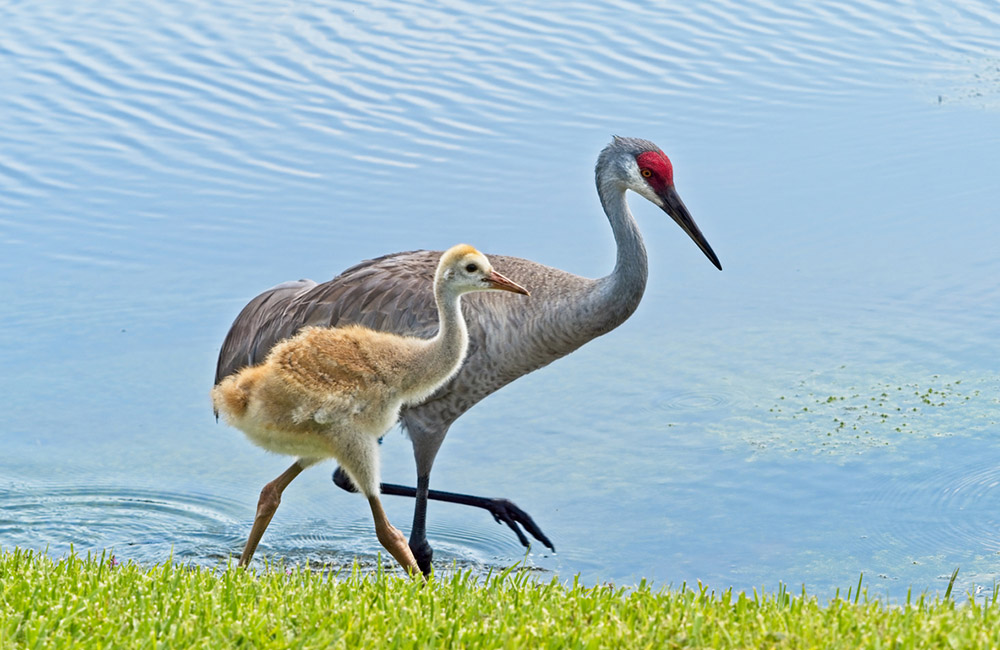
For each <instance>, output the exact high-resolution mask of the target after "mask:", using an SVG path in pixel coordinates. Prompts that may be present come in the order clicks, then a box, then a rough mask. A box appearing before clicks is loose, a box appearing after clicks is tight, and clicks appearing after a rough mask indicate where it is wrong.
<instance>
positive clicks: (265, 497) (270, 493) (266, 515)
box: [239, 459, 310, 567]
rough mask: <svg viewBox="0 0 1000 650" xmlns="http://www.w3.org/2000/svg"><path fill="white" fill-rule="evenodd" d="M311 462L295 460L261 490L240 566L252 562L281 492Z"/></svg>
mask: <svg viewBox="0 0 1000 650" xmlns="http://www.w3.org/2000/svg"><path fill="white" fill-rule="evenodd" d="M309 464H310V463H303V462H302V459H299V460H297V461H295V462H294V463H292V466H291V467H289V468H288V469H286V470H285V471H284V473H282V474H281V476H279V477H278V478H276V479H274V480H273V481H271V482H270V483H268V484H267V485H265V486H264V489H263V490H261V491H260V499H259V500H258V501H257V515H256V516H255V517H254V520H253V528H251V529H250V537H249V539H247V545H246V546H244V547H243V554H242V555H240V563H239V566H241V567H245V566H246V565H248V564H250V560H251V559H252V558H253V554H254V551H256V550H257V544H258V543H260V538H261V537H262V536H263V535H264V531H265V530H267V525H268V524H269V523H271V517H273V516H274V511H275V510H277V509H278V504H280V503H281V493H282V492H284V491H285V488H286V487H288V484H289V483H291V482H292V480H294V479H295V477H296V476H298V475H299V474H301V473H302V470H304V469H305V468H306V467H308V466H309Z"/></svg>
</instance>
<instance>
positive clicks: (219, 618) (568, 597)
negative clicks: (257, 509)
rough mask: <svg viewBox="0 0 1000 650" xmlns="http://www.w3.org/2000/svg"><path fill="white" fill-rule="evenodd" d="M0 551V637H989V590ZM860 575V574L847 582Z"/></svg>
mask: <svg viewBox="0 0 1000 650" xmlns="http://www.w3.org/2000/svg"><path fill="white" fill-rule="evenodd" d="M111 564H112V563H111V562H109V560H108V558H107V557H99V558H95V557H88V558H80V557H77V556H70V557H69V558H66V559H62V560H53V559H51V558H49V557H47V556H46V555H44V554H39V553H34V552H27V551H20V550H13V551H7V552H0V648H108V647H113V648H170V649H176V648H212V649H215V648H230V647H240V648H255V649H263V648H398V647H401V648H410V647H420V648H424V647H438V648H629V649H632V648H657V649H658V648H686V647H711V648H852V649H853V648H863V647H871V648H988V647H1000V607H998V605H997V594H996V591H994V592H993V594H992V597H990V598H988V599H986V600H985V601H984V600H980V601H979V602H976V601H973V600H968V601H963V602H961V603H956V602H955V601H954V600H952V598H951V597H950V594H946V595H945V596H942V597H933V598H931V597H926V596H922V597H918V598H913V599H909V601H910V602H908V603H906V604H901V605H899V606H886V605H884V604H882V603H880V602H879V601H878V600H876V599H872V598H869V596H868V594H867V593H866V591H865V590H864V589H860V590H859V589H858V588H855V587H854V586H852V587H851V588H850V589H848V596H847V597H846V598H845V597H842V596H837V597H835V598H833V599H832V600H830V601H829V602H825V603H821V602H820V601H819V599H817V598H816V597H813V596H808V595H806V594H805V593H796V594H792V593H789V592H788V591H786V590H785V589H784V588H779V589H778V591H776V592H775V593H770V594H762V593H758V592H757V591H754V592H752V593H750V594H746V593H742V592H740V593H733V592H732V591H725V592H722V593H715V592H712V591H710V590H708V589H707V588H705V587H702V586H700V585H699V586H698V587H696V588H690V587H681V588H675V589H670V590H666V589H663V590H653V589H650V588H649V587H648V586H646V585H644V584H640V585H639V586H637V587H634V588H631V589H622V588H614V587H609V586H599V587H584V586H581V585H580V584H578V583H576V582H574V583H570V584H562V583H560V582H559V581H557V580H552V581H549V582H539V581H537V579H536V577H532V576H531V575H529V574H528V573H526V572H520V573H518V572H513V571H508V572H504V573H502V574H499V575H491V576H487V577H486V578H483V577H475V576H472V575H471V574H469V573H467V572H466V573H455V574H452V575H448V576H444V577H441V578H438V579H435V580H433V581H432V582H431V583H429V584H427V585H424V584H422V583H421V582H420V581H412V580H408V579H406V578H401V577H396V576H387V575H384V574H375V575H364V574H361V573H359V572H357V571H355V572H354V573H353V574H351V575H345V576H339V577H338V576H328V575H324V574H323V572H320V571H310V570H304V569H294V570H290V571H285V570H283V569H280V568H279V569H272V570H270V571H264V572H260V573H254V572H243V571H239V570H235V569H232V568H229V569H220V570H218V571H213V570H210V569H203V568H193V567H186V566H182V565H178V564H174V563H169V562H168V563H166V564H162V565H156V566H141V565H137V564H133V563H125V564H118V565H115V566H111ZM859 584H860V582H859Z"/></svg>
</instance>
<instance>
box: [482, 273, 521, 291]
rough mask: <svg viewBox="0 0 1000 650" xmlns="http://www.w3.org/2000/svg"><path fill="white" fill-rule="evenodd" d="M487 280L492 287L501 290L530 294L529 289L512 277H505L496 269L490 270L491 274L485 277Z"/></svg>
mask: <svg viewBox="0 0 1000 650" xmlns="http://www.w3.org/2000/svg"><path fill="white" fill-rule="evenodd" d="M485 280H486V282H488V283H489V285H490V287H492V288H493V289H500V290H501V291H510V292H512V293H519V294H521V295H524V296H530V295H531V294H530V293H528V290H527V289H525V288H524V287H522V286H521V285H519V284H518V283H516V282H514V281H513V280H511V279H510V278H507V277H504V276H502V275H500V274H499V273H497V272H496V271H490V276H489V277H488V278H485Z"/></svg>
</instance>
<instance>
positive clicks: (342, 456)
mask: <svg viewBox="0 0 1000 650" xmlns="http://www.w3.org/2000/svg"><path fill="white" fill-rule="evenodd" d="M401 272H405V271H403V270H402V269H401ZM473 291H509V292H514V293H520V294H524V295H527V294H528V292H527V291H526V290H525V289H524V288H523V287H521V286H520V285H518V284H516V283H515V282H513V281H511V280H509V279H507V278H506V277H504V276H503V275H501V274H499V273H497V272H496V271H494V270H493V267H492V266H491V265H490V262H489V260H487V259H486V257H485V256H484V255H483V254H482V253H480V252H479V251H477V250H476V249H475V248H473V247H471V246H468V245H465V244H460V245H458V246H455V247H453V248H451V249H449V250H448V251H446V252H445V253H444V254H443V255H442V256H441V259H440V262H439V263H438V266H437V270H436V272H435V276H434V299H435V303H436V306H437V311H438V322H439V328H438V333H437V334H436V335H435V336H434V337H432V338H429V339H425V338H418V337H412V336H399V335H396V334H390V333H387V332H380V331H376V330H372V329H368V328H366V327H362V326H360V325H351V326H347V327H338V328H329V327H327V328H324V327H307V328H305V329H303V330H302V331H301V332H299V333H298V334H297V335H295V336H293V337H292V338H289V339H286V340H284V341H282V342H281V343H279V344H278V345H276V346H274V348H273V349H272V350H271V352H270V353H269V354H268V356H267V358H266V359H265V360H264V362H263V363H262V364H260V365H258V366H251V367H247V368H244V369H243V370H241V371H240V372H238V373H236V374H233V375H230V376H228V377H227V378H225V380H223V381H222V382H220V383H219V384H218V385H217V386H216V387H215V388H214V389H213V390H212V402H213V404H214V406H215V410H216V413H221V414H223V415H224V416H225V418H226V421H227V422H229V424H231V425H233V426H234V427H236V428H238V429H240V430H241V431H243V432H244V433H245V434H246V435H247V437H248V438H250V440H251V441H252V442H254V443H255V444H257V445H259V446H261V447H263V448H265V449H267V450H269V451H273V452H276V453H279V454H286V455H290V456H295V457H296V458H297V460H296V461H295V463H293V464H292V466H291V467H289V468H288V469H287V470H286V471H285V472H284V473H283V474H282V475H281V476H279V477H278V478H276V479H275V480H274V481H271V482H270V483H268V484H267V485H266V486H264V489H263V490H262V491H261V494H260V500H259V502H258V504H257V514H256V517H255V519H254V524H253V528H252V530H251V532H250V537H249V539H248V540H247V544H246V547H245V548H244V550H243V554H242V555H241V556H240V566H245V565H246V564H248V563H249V562H250V559H251V558H252V557H253V554H254V551H255V550H256V548H257V544H258V543H259V541H260V538H261V536H262V535H263V534H264V530H265V529H266V528H267V525H268V523H270V521H271V517H273V515H274V512H275V510H276V509H277V507H278V504H279V503H280V501H281V493H282V491H283V490H284V489H285V487H286V486H287V485H288V484H289V483H291V481H292V480H293V479H294V478H295V477H296V476H298V474H299V473H300V472H302V470H304V469H305V468H306V467H309V466H310V465H313V464H315V463H317V462H319V461H321V460H324V459H327V458H335V459H336V460H337V462H338V463H340V466H341V467H342V468H344V470H346V472H347V474H348V476H349V477H350V478H351V480H352V482H353V483H354V485H355V486H356V487H357V489H358V490H360V491H361V492H362V493H363V494H364V495H365V496H366V497H367V498H368V502H369V504H370V506H371V509H372V516H373V518H374V520H375V532H376V534H377V536H378V540H379V542H380V543H381V544H382V546H384V547H385V549H386V550H387V551H389V553H391V554H392V556H393V557H394V558H395V559H396V560H397V561H398V562H399V563H400V564H401V565H402V566H403V567H404V568H405V569H407V570H408V571H411V572H419V571H420V569H419V567H418V566H417V563H416V560H415V559H414V557H413V554H412V552H411V551H410V548H409V546H408V545H407V543H406V539H405V538H404V537H403V535H402V534H401V533H400V532H399V531H398V530H397V529H396V528H394V527H393V526H392V525H391V524H390V523H389V520H388V519H387V518H386V515H385V511H384V510H383V509H382V504H381V502H380V501H379V453H378V439H379V438H380V437H381V436H382V435H384V434H385V433H386V431H388V430H389V429H390V428H391V427H392V426H393V425H394V424H395V423H396V421H397V419H398V418H399V411H400V408H402V407H403V406H404V405H409V404H417V403H420V402H421V401H423V400H425V399H426V398H427V397H428V396H430V395H431V394H432V393H433V392H434V391H435V390H437V389H438V388H439V387H440V386H441V385H442V384H444V383H445V382H447V381H448V379H450V378H451V377H452V376H453V375H454V374H455V373H456V372H458V369H459V368H460V367H461V365H462V360H463V359H464V357H465V353H466V350H467V348H468V341H469V336H468V332H467V329H466V323H465V319H464V318H463V316H462V311H461V305H460V302H461V297H462V295H463V294H466V293H470V292H473Z"/></svg>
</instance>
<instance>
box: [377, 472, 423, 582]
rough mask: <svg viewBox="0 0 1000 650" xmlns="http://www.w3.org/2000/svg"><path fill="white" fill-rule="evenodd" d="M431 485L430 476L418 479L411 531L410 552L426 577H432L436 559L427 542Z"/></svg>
mask: <svg viewBox="0 0 1000 650" xmlns="http://www.w3.org/2000/svg"><path fill="white" fill-rule="evenodd" d="M430 484H431V475H430V474H424V475H422V476H418V477H417V489H416V491H415V492H416V494H415V495H414V496H415V498H416V504H415V505H414V506H413V528H411V529H410V550H411V551H413V557H415V558H416V559H417V565H419V566H420V570H421V571H423V572H424V575H430V573H431V560H432V559H433V558H434V549H433V548H431V544H430V542H428V541H427V497H428V494H429V493H430V490H429V489H428V488H429V486H430ZM379 487H380V488H381V487H382V486H381V485H380V486H379Z"/></svg>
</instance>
